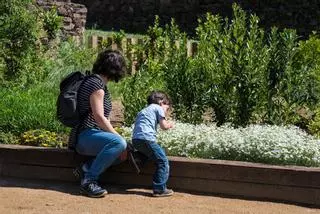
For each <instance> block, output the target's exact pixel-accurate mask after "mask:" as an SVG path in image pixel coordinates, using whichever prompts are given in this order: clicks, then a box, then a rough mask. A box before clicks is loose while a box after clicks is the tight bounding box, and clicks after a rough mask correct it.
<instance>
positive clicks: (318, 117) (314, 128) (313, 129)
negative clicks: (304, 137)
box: [308, 107, 320, 139]
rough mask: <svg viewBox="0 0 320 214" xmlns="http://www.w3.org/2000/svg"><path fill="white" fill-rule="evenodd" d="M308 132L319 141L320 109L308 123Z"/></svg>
mask: <svg viewBox="0 0 320 214" xmlns="http://www.w3.org/2000/svg"><path fill="white" fill-rule="evenodd" d="M308 130H309V132H310V133H311V134H313V135H314V136H316V137H318V138H319V139H320V107H318V108H317V109H316V111H315V114H314V117H313V119H312V120H311V121H310V122H309V124H308Z"/></svg>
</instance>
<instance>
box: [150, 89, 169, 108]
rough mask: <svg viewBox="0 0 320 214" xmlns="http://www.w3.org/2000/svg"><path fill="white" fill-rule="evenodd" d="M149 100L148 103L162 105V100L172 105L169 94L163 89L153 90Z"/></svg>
mask: <svg viewBox="0 0 320 214" xmlns="http://www.w3.org/2000/svg"><path fill="white" fill-rule="evenodd" d="M147 102H148V105H150V104H158V105H160V102H161V103H163V104H166V105H170V103H171V102H170V98H169V96H168V95H167V94H166V93H164V92H163V91H152V92H151V94H150V95H149V96H148V98H147Z"/></svg>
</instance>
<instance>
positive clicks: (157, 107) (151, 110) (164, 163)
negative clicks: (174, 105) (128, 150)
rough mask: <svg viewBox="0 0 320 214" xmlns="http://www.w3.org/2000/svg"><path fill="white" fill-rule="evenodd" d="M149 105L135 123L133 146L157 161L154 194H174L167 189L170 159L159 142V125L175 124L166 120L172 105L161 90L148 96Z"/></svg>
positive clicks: (170, 125) (169, 126) (166, 127)
mask: <svg viewBox="0 0 320 214" xmlns="http://www.w3.org/2000/svg"><path fill="white" fill-rule="evenodd" d="M147 101H148V106H147V107H145V108H144V109H142V110H141V111H140V112H139V113H138V115H137V117H136V121H135V124H134V129H133V134H132V143H133V146H134V147H135V148H136V149H137V150H138V151H139V152H141V153H143V154H144V155H145V156H147V157H148V158H149V159H151V160H153V161H154V162H155V163H156V171H155V173H154V175H153V182H152V183H153V196H155V197H164V196H171V195H173V191H172V190H171V189H167V186H166V183H167V181H168V178H169V161H168V158H167V156H166V154H165V151H164V149H163V148H162V147H161V146H160V145H159V144H157V142H156V134H157V125H158V124H159V125H160V128H161V129H163V130H167V129H170V128H172V127H173V124H172V123H170V122H168V121H167V120H166V116H165V115H166V113H167V111H168V109H169V107H170V100H169V97H168V96H167V95H166V94H165V93H163V92H161V91H153V92H152V93H151V94H150V95H149V96H148V99H147Z"/></svg>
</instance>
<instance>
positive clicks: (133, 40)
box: [131, 38, 138, 74]
mask: <svg viewBox="0 0 320 214" xmlns="http://www.w3.org/2000/svg"><path fill="white" fill-rule="evenodd" d="M137 44H138V39H137V38H131V45H132V47H133V48H131V59H132V60H131V74H134V73H135V72H136V70H137V69H136V68H137V62H138V61H137V52H136V50H135V49H136V48H134V46H135V45H137Z"/></svg>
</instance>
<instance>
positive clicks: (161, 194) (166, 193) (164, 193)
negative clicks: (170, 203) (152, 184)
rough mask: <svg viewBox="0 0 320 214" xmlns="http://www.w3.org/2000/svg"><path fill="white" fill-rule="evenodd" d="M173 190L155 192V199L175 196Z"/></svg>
mask: <svg viewBox="0 0 320 214" xmlns="http://www.w3.org/2000/svg"><path fill="white" fill-rule="evenodd" d="M173 193H174V192H173V190H172V189H165V190H163V191H159V190H153V197H168V196H172V195H173Z"/></svg>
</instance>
